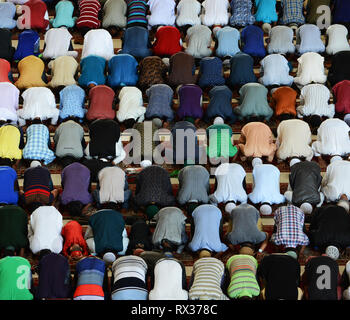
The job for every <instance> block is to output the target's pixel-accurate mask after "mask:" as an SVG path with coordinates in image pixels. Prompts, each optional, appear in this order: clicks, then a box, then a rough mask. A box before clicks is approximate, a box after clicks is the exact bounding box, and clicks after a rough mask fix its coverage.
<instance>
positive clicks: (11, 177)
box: [0, 166, 18, 204]
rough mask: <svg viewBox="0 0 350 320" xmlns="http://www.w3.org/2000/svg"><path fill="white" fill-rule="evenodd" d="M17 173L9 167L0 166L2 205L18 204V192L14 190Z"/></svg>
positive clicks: (0, 201)
mask: <svg viewBox="0 0 350 320" xmlns="http://www.w3.org/2000/svg"><path fill="white" fill-rule="evenodd" d="M16 180H17V173H16V171H15V170H14V169H12V168H11V167H8V166H0V203H6V204H17V202H18V191H15V190H14V186H15V182H16Z"/></svg>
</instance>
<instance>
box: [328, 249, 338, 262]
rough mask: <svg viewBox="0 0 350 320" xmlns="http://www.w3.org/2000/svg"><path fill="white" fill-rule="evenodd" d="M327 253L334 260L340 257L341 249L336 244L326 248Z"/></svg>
mask: <svg viewBox="0 0 350 320" xmlns="http://www.w3.org/2000/svg"><path fill="white" fill-rule="evenodd" d="M326 255H327V256H328V257H330V258H332V259H333V260H337V259H338V258H339V250H338V248H337V247H335V246H328V247H327V248H326Z"/></svg>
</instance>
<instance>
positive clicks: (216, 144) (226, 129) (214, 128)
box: [207, 124, 238, 158]
mask: <svg viewBox="0 0 350 320" xmlns="http://www.w3.org/2000/svg"><path fill="white" fill-rule="evenodd" d="M207 137H208V144H209V146H208V147H207V154H208V156H209V157H210V158H215V157H224V158H229V157H233V156H234V155H235V154H236V153H237V151H238V150H237V147H236V146H233V145H232V142H231V137H232V128H231V127H230V126H229V125H227V124H214V125H211V126H209V127H208V128H207Z"/></svg>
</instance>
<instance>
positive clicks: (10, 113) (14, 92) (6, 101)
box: [0, 61, 19, 122]
mask: <svg viewBox="0 0 350 320" xmlns="http://www.w3.org/2000/svg"><path fill="white" fill-rule="evenodd" d="M0 64H1V61H0ZM0 95H1V100H0V113H1V117H0V118H2V119H4V120H12V121H13V122H16V121H17V113H16V111H17V109H18V103H19V90H18V89H17V88H16V86H14V85H13V84H12V83H10V82H0Z"/></svg>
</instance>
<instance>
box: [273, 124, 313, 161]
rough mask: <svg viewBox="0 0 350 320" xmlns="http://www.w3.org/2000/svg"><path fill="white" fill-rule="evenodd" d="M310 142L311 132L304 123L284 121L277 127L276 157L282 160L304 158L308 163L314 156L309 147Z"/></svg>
mask: <svg viewBox="0 0 350 320" xmlns="http://www.w3.org/2000/svg"><path fill="white" fill-rule="evenodd" d="M311 141H312V140H311V130H310V127H309V125H308V124H307V123H306V122H305V121H303V120H300V119H290V120H284V121H282V122H281V123H280V124H279V125H278V127H277V140H276V145H277V148H278V149H277V152H276V156H277V158H279V159H282V160H286V159H287V158H291V157H305V158H306V160H309V161H310V160H311V159H312V158H313V156H314V153H313V151H312V148H311V146H310V144H311Z"/></svg>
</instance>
